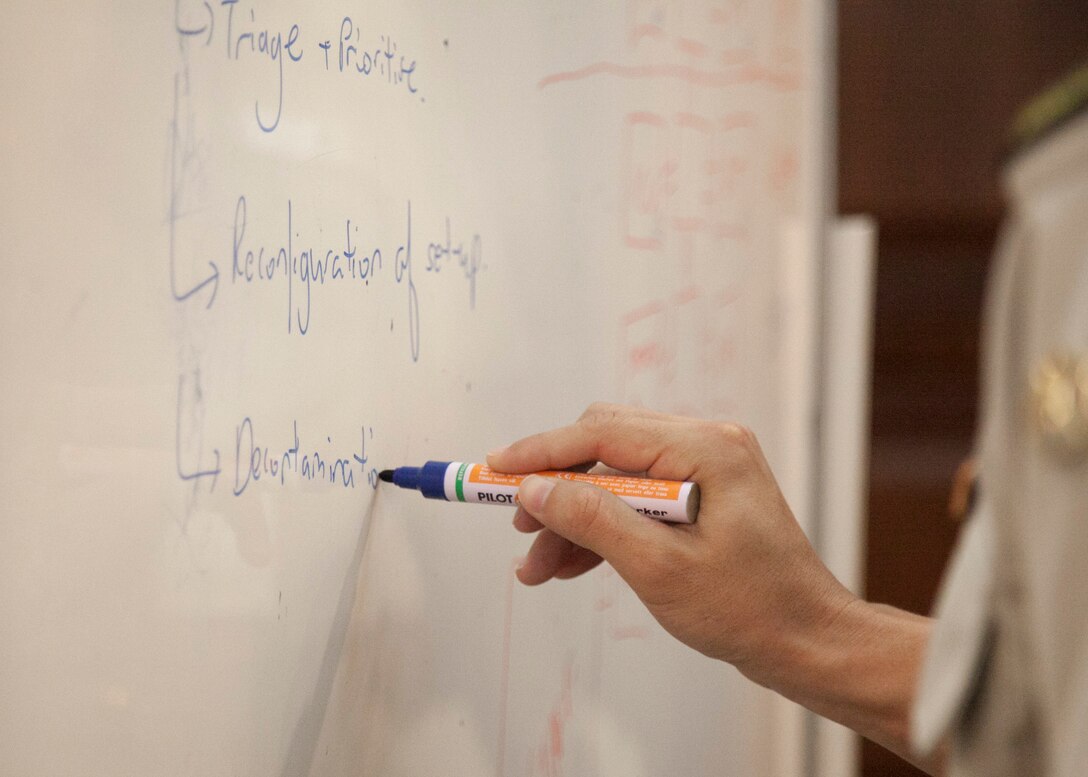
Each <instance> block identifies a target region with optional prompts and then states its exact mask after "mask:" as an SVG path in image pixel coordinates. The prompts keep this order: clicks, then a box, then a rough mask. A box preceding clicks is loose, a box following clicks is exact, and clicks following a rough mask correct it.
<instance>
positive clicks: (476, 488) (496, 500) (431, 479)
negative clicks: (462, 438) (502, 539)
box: [378, 461, 699, 523]
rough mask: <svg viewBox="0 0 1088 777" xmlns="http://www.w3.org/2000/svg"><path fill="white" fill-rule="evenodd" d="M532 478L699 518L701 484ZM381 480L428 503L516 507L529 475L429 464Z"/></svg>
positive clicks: (682, 518) (554, 474) (673, 518)
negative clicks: (569, 483)
mask: <svg viewBox="0 0 1088 777" xmlns="http://www.w3.org/2000/svg"><path fill="white" fill-rule="evenodd" d="M530 474H534V475H541V476H543V477H548V478H558V479H561V480H573V481H576V482H579V483H589V484H591V485H594V486H597V487H598V488H603V489H604V490H606V491H611V492H612V493H613V494H615V495H616V496H618V497H619V498H620V499H622V500H623V501H624V502H626V503H627V504H629V505H630V506H631V507H633V508H634V509H635V510H636V511H638V512H640V513H642V514H643V515H647V516H650V517H651V518H656V519H657V520H659V521H668V522H670V523H695V519H696V517H697V516H698V514H699V486H698V485H697V484H695V483H683V482H680V481H678V480H654V479H652V478H635V477H627V476H624V475H589V474H584V473H581V472H566V471H556V470H548V471H546V472H534V473H530ZM378 477H380V478H381V479H382V480H384V481H385V482H386V483H393V484H394V485H397V486H400V487H401V488H411V489H415V490H417V491H422V492H423V496H425V497H427V498H428V499H445V500H446V501H448V502H472V503H475V504H490V505H508V506H512V505H516V504H517V502H518V486H519V485H521V481H523V480H525V478H527V477H529V475H528V474H525V475H507V474H504V473H502V472H495V471H494V470H493V469H491V468H490V467H488V466H487V465H486V464H471V463H469V462H464V461H453V462H448V461H428V462H427V463H426V464H424V465H423V466H422V467H397V468H396V469H387V470H383V471H382V472H381V473H379V475H378Z"/></svg>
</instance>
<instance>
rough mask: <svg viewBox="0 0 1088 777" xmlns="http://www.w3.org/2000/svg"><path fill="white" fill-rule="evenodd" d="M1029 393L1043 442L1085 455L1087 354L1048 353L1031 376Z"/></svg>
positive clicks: (1087, 433) (1087, 434) (1058, 449)
mask: <svg viewBox="0 0 1088 777" xmlns="http://www.w3.org/2000/svg"><path fill="white" fill-rule="evenodd" d="M1031 393H1032V416H1033V419H1032V420H1033V422H1034V426H1035V429H1036V431H1037V432H1038V433H1039V435H1040V436H1041V438H1042V440H1043V442H1044V443H1045V444H1046V445H1047V446H1048V447H1049V448H1051V449H1053V450H1055V451H1056V452H1058V453H1060V454H1063V455H1065V456H1069V457H1072V458H1076V459H1080V458H1082V457H1084V456H1085V455H1088V357H1085V356H1080V357H1077V356H1073V355H1071V354H1067V353H1055V354H1051V355H1050V356H1048V357H1047V358H1046V359H1044V360H1043V362H1042V363H1041V364H1040V365H1039V366H1038V367H1037V368H1036V370H1035V372H1034V374H1033V375H1032V379H1031Z"/></svg>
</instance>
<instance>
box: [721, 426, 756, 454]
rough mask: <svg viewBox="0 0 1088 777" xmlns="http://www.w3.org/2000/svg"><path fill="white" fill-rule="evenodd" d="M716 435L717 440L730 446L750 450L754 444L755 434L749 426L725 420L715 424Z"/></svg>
mask: <svg viewBox="0 0 1088 777" xmlns="http://www.w3.org/2000/svg"><path fill="white" fill-rule="evenodd" d="M716 433H717V437H718V440H719V442H721V443H722V444H723V445H726V446H728V447H730V448H739V449H743V450H752V449H753V447H755V446H756V444H757V443H756V435H755V432H753V431H752V430H751V429H750V428H749V427H747V426H745V425H743V424H738V423H733V422H726V423H720V424H717V430H716Z"/></svg>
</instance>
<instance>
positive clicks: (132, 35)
mask: <svg viewBox="0 0 1088 777" xmlns="http://www.w3.org/2000/svg"><path fill="white" fill-rule="evenodd" d="M823 13H824V11H823V8H822V5H821V4H819V3H816V2H812V1H811V0H810V1H809V2H803V1H801V0H796V1H794V2H790V1H783V2H776V3H766V4H761V3H751V2H742V1H741V0H718V1H717V2H714V1H713V0H706V1H705V2H673V3H664V2H645V1H641V0H628V2H611V3H584V2H574V0H563V1H562V2H560V1H558V0H557V1H555V2H547V3H529V2H478V3H467V2H443V3H423V2H396V3H393V2H379V3H357V2H313V3H305V4H301V3H294V4H289V3H286V2H271V1H270V2H257V0H238V1H237V2H222V1H221V0H208V2H202V1H200V0H177V2H157V3H151V2H135V1H132V2H114V3H104V2H87V3H79V4H63V5H62V4H55V3H30V2H26V1H25V0H17V1H16V2H9V3H7V4H6V7H5V13H4V20H5V23H4V24H3V25H0V73H2V74H3V75H2V76H0V106H2V108H3V113H4V121H3V122H2V123H0V139H2V143H0V171H2V173H3V176H2V178H0V261H2V264H0V266H2V268H3V272H4V298H5V300H4V304H3V305H2V307H0V316H2V318H0V327H2V328H0V356H2V358H3V367H2V368H0V387H2V390H3V402H2V403H0V418H2V423H3V442H2V443H0V493H2V494H3V511H2V524H0V773H2V774H4V775H29V774H34V775H70V774H81V775H111V776H112V775H147V774H156V775H172V774H178V775H181V774H186V775H188V774H192V775H284V776H285V777H287V776H288V775H306V774H313V775H326V774H327V775H345V774H361V775H421V774H463V775H483V774H489V775H559V774H571V775H579V774H595V775H612V774H615V775H624V776H625V777H635V776H637V775H664V774H683V775H711V774H714V775H760V774H773V773H779V774H796V771H794V770H792V769H786V770H783V769H781V768H778V767H775V766H773V764H774V763H776V762H778V761H781V758H780V753H781V752H782V751H783V748H785V749H789V748H790V747H792V746H795V743H791V742H786V741H783V735H782V734H781V732H780V731H779V730H778V729H777V728H776V726H775V724H774V722H775V720H776V717H775V715H776V713H775V712H774V704H773V703H772V702H771V701H770V700H769V698H768V696H767V695H766V694H764V693H763V692H761V691H759V690H758V689H754V688H752V687H751V686H750V685H748V684H747V683H746V682H745V681H743V680H742V679H741V678H740V677H739V676H738V675H737V674H736V673H735V672H734V671H733V670H732V669H730V668H728V667H725V666H723V665H720V664H716V663H712V662H710V661H709V660H707V659H704V658H703V657H701V656H699V655H697V654H695V653H694V652H692V651H690V650H687V649H686V648H683V647H682V646H680V645H679V644H677V643H676V642H675V641H673V640H672V639H671V638H670V637H668V636H667V635H665V634H664V632H662V631H661V630H660V629H659V628H658V627H657V626H656V625H655V624H654V623H653V621H652V620H651V619H649V617H648V616H647V615H646V614H645V612H644V611H643V609H642V608H641V606H640V605H639V603H638V602H637V600H636V599H634V597H633V596H631V594H630V593H629V592H628V591H627V590H626V589H625V587H624V586H623V585H622V583H621V581H619V580H618V578H617V577H616V576H615V575H614V574H612V573H610V571H609V570H607V569H602V570H599V571H596V572H594V573H592V574H590V575H588V576H586V577H585V579H582V580H579V581H577V582H571V583H561V584H553V585H548V586H545V587H542V588H539V589H526V588H522V587H520V586H518V585H515V584H514V583H513V579H512V569H513V565H514V563H515V560H516V559H517V558H518V557H519V556H520V555H521V554H522V553H524V550H525V548H526V540H525V538H523V537H521V536H519V535H517V534H516V533H515V532H514V531H513V530H512V529H511V528H510V527H509V518H510V515H509V513H508V512H506V511H503V510H497V509H493V508H472V507H468V506H461V505H444V504H440V503H433V502H426V501H424V500H422V499H421V498H419V497H418V495H414V494H410V493H407V492H394V491H389V490H386V489H384V488H383V489H382V490H380V491H378V490H376V489H375V488H374V484H375V476H376V470H377V469H381V468H386V467H391V466H396V465H400V464H416V463H421V462H422V461H423V460H425V459H427V458H439V459H442V458H446V459H449V458H469V459H471V458H479V457H482V456H483V455H484V452H485V451H487V450H488V449H490V448H492V447H495V446H497V445H501V444H504V443H506V442H509V441H510V440H512V439H515V438H516V437H518V436H521V435H524V434H528V433H531V432H533V431H537V430H540V429H543V428H548V427H552V426H556V425H559V424H562V423H566V422H569V421H571V420H573V419H574V418H575V417H577V415H578V414H579V413H580V412H581V410H582V409H583V408H584V407H585V406H586V405H587V404H589V403H590V402H592V401H594V400H599V399H605V400H613V401H622V402H630V403H640V404H645V405H648V406H652V407H655V408H659V409H662V410H668V411H676V412H683V413H689V414H697V415H702V416H707V417H716V418H733V419H739V420H742V421H744V422H745V423H747V424H749V425H751V426H753V427H754V428H755V429H756V431H757V432H758V433H759V435H760V437H761V439H762V441H763V443H764V446H765V448H766V449H767V452H768V454H769V456H770V458H771V460H772V463H774V464H776V465H778V467H779V472H780V474H781V475H782V477H783V481H784V482H785V483H786V484H787V486H788V485H789V484H790V483H797V482H799V481H803V480H804V478H803V476H802V477H798V475H797V470H798V469H799V468H806V467H811V461H810V460H809V459H810V458H811V455H812V450H813V448H812V439H811V433H812V432H811V429H808V428H801V429H798V428H795V427H796V424H790V423H789V419H794V418H796V417H797V397H796V395H795V393H794V391H793V388H795V387H796V383H797V381H796V378H794V379H790V380H787V379H786V378H785V377H784V375H786V373H787V372H788V369H787V367H788V365H785V364H784V362H785V361H786V359H787V357H788V358H790V359H794V357H796V355H797V354H796V349H797V347H798V346H797V343H796V342H790V338H789V337H788V336H787V333H788V332H789V331H791V324H790V321H791V316H793V317H794V318H796V316H797V315H798V314H797V310H798V307H799V308H800V309H802V310H811V306H812V305H814V304H815V303H814V297H811V296H806V294H807V292H811V291H812V289H810V288H808V287H807V286H806V285H802V287H801V288H800V290H799V289H798V284H797V283H796V280H795V279H794V282H793V284H792V287H791V290H790V292H789V294H788V295H786V294H785V293H784V292H782V291H781V290H782V289H783V288H786V287H789V286H790V283H789V282H788V281H790V279H788V278H785V277H784V274H785V269H786V268H789V267H797V266H798V264H800V265H801V266H813V264H812V263H815V262H816V261H817V252H816V249H817V246H818V239H817V234H818V232H819V226H820V216H821V210H820V206H821V203H819V202H818V196H819V194H822V189H821V181H822V175H823V173H822V171H823V161H824V160H821V159H820V158H818V151H819V149H820V148H821V143H820V142H818V140H819V138H820V137H821V136H822V133H823V132H824V131H825V128H824V127H823V126H821V122H822V121H823V117H822V116H821V115H820V111H819V110H815V109H814V108H813V105H814V103H815V102H816V101H815V100H813V99H812V96H813V95H815V94H823V87H822V84H823V79H824V78H825V77H826V74H825V73H824V72H823V62H822V60H821V57H820V55H821V52H819V51H816V50H814V49H815V48H816V47H814V46H813V45H812V41H814V40H816V41H818V40H820V36H819V35H816V34H813V32H814V31H815V30H818V29H821V25H822V24H824V23H825V22H826V20H825V19H823V18H822V15H823ZM787 232H790V233H792V234H794V235H797V234H801V235H803V236H806V237H805V238H804V239H802V240H800V241H797V240H793V241H789V240H787V239H786V237H785V235H786V234H787ZM786 245H791V246H792V251H793V254H792V255H790V256H787V252H786V250H785V248H784V247H785V246H786ZM250 257H252V258H250ZM812 275H813V276H816V275H818V273H815V272H814V273H812ZM806 277H807V276H806ZM786 300H788V302H789V304H788V305H787V304H786ZM806 301H807V304H808V305H809V307H808V308H806ZM805 347H807V346H805ZM806 358H808V357H806ZM793 363H796V361H795V359H794V362H793ZM795 372H796V369H795ZM787 388H789V390H787ZM791 403H792V404H791ZM805 410H806V409H805V408H804V407H802V414H801V417H804V412H805ZM791 496H793V497H794V501H795V504H801V505H804V503H805V495H804V494H801V493H794V494H791ZM803 512H804V510H803V509H802V513H803ZM801 517H802V519H803V520H804V519H805V515H804V514H802V516H801Z"/></svg>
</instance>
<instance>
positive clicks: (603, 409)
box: [578, 402, 615, 421]
mask: <svg viewBox="0 0 1088 777" xmlns="http://www.w3.org/2000/svg"><path fill="white" fill-rule="evenodd" d="M613 410H615V405H612V404H610V403H608V402H593V403H591V404H590V406H589V407H587V408H586V409H585V410H584V411H583V412H582V415H580V416H578V420H579V421H586V420H588V419H590V418H593V417H594V416H598V415H601V414H607V413H609V412H612V411H613Z"/></svg>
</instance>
